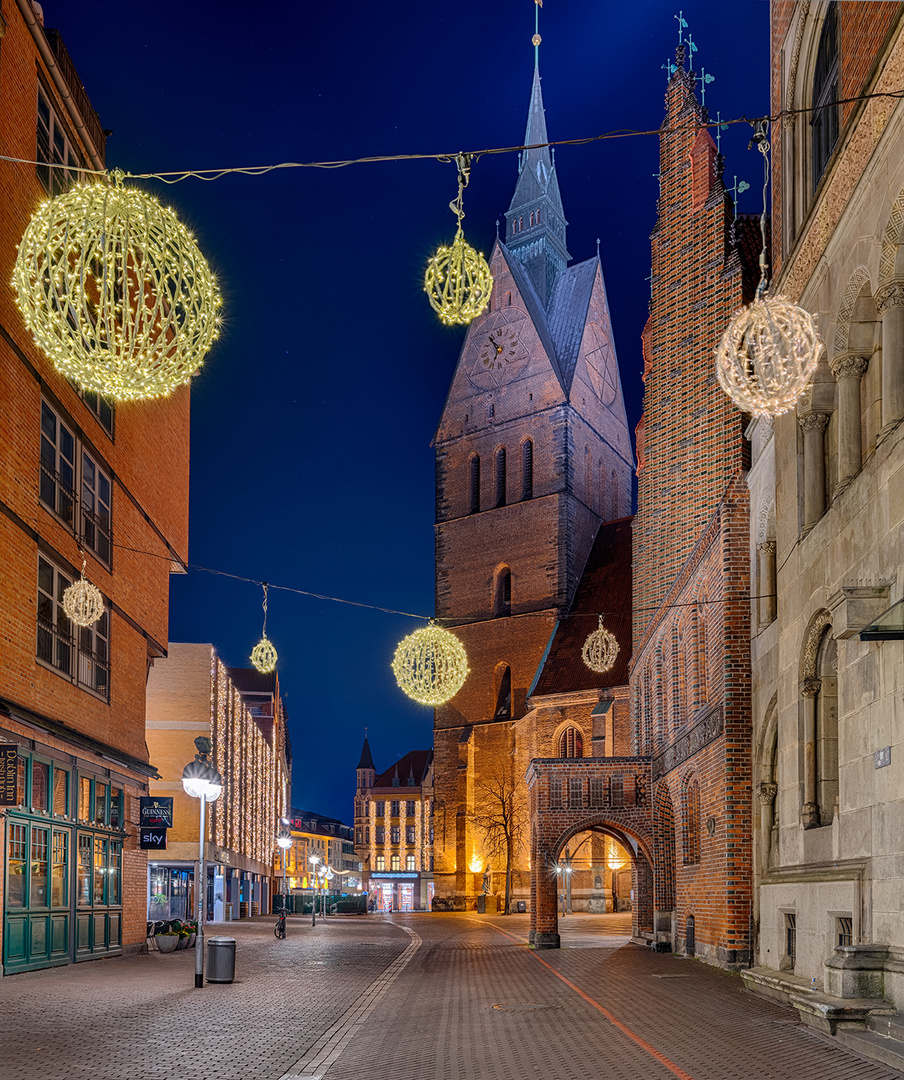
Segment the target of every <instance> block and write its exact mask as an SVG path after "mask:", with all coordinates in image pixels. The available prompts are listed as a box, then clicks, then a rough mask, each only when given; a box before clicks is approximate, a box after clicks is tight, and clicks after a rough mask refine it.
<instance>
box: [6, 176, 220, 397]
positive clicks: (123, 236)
mask: <svg viewBox="0 0 904 1080" xmlns="http://www.w3.org/2000/svg"><path fill="white" fill-rule="evenodd" d="M13 287H14V288H15V290H16V294H17V301H18V305H19V309H20V311H21V312H22V317H23V319H24V320H25V323H26V325H27V326H28V329H29V330H30V331H31V333H32V335H33V337H34V339H35V342H36V343H37V345H38V347H39V348H40V349H42V350H43V352H45V353H46V354H47V356H48V358H49V359H50V360H51V362H52V363H53V365H54V367H56V369H57V370H58V371H59V372H60V373H61V374H63V375H65V376H66V377H67V378H70V379H73V380H74V381H75V382H76V383H78V385H79V386H81V387H82V388H83V389H85V390H93V391H95V392H97V393H98V394H102V395H103V396H104V397H107V398H112V399H114V400H117V401H139V400H143V399H145V398H153V397H159V396H161V395H164V394H169V393H171V392H172V391H173V390H175V389H176V387H178V386H180V385H182V384H183V383H187V382H188V381H189V380H190V378H191V377H192V375H194V374H195V373H196V372H197V370H198V368H199V367H200V366H201V362H202V361H203V359H204V357H205V355H206V354H207V352H208V350H209V349H210V347H211V345H212V344H213V341H214V339H215V338H216V337H217V334H218V332H219V321H220V320H219V309H220V302H221V301H220V294H219V291H218V290H217V286H216V281H215V280H214V276H213V274H212V272H211V270H210V267H209V266H208V264H207V261H206V259H205V258H204V256H203V255H202V254H201V251H200V249H199V248H198V245H197V244H196V243H195V241H194V240H193V239H192V236H191V233H189V231H188V230H187V229H186V228H185V226H184V225H183V224H182V223H181V222H180V221H179V219H178V218H177V217H176V215H175V214H173V213H172V211H170V210H167V209H165V208H164V207H162V206H161V205H160V203H158V202H157V200H156V199H155V198H153V197H152V196H150V195H147V194H145V193H144V192H143V191H140V190H138V189H137V188H130V187H122V186H120V185H119V184H118V183H117V184H109V183H90V184H79V185H77V186H75V187H73V188H71V189H70V190H69V191H67V192H66V193H65V194H63V195H59V196H57V197H56V198H55V199H50V200H49V201H48V202H45V203H43V204H42V205H41V206H40V207H39V208H38V209H37V210H36V211H35V214H34V216H33V217H32V219H31V221H30V222H29V224H28V228H27V229H26V230H25V235H24V236H23V237H22V241H21V243H20V244H19V252H18V255H17V257H16V265H15V269H14V271H13Z"/></svg>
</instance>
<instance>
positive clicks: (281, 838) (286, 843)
mask: <svg viewBox="0 0 904 1080" xmlns="http://www.w3.org/2000/svg"><path fill="white" fill-rule="evenodd" d="M276 842H277V844H278V845H279V846H280V847H281V848H283V849H285V848H290V847H291V846H292V834H291V833H289V832H286V831H285V830H283V831H282V832H280V833H279V834H278V835H277V837H276Z"/></svg>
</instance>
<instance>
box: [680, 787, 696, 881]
mask: <svg viewBox="0 0 904 1080" xmlns="http://www.w3.org/2000/svg"><path fill="white" fill-rule="evenodd" d="M683 795H684V799H683V802H684V806H683V807H682V810H683V816H684V821H683V826H684V827H683V829H682V832H683V834H684V835H683V840H684V861H685V862H686V863H698V862H699V861H700V783H699V781H698V780H697V777H696V776H692V777H690V778H689V779H687V780H685V782H684V792H683Z"/></svg>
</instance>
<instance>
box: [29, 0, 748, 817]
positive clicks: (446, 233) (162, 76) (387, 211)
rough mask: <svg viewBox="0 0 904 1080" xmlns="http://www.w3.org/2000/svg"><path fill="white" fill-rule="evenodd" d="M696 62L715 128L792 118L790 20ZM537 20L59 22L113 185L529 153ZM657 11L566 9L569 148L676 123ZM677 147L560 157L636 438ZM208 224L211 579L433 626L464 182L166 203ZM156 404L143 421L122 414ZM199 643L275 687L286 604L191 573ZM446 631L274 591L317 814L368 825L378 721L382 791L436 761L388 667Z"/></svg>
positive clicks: (494, 5) (119, 15)
mask: <svg viewBox="0 0 904 1080" xmlns="http://www.w3.org/2000/svg"><path fill="white" fill-rule="evenodd" d="M682 10H683V13H684V17H685V19H686V20H687V22H688V24H689V25H688V29H687V31H685V33H688V32H689V33H690V34H691V35H692V37H693V39H694V42H695V44H696V45H697V46H698V49H699V51H698V52H697V54H696V57H695V63H694V67H695V70H697V71H699V70H700V69H701V68H703V69H705V71H706V73H707V74H708V75H713V76H715V81H713V82H711V83H709V84H707V86H706V105H707V106H708V107H709V109H710V113H711V115H712V116H713V117H715V113H716V111H717V110H720V111H721V115H722V118H723V119H724V118H736V117H741V116H748V117H751V118H753V117H756V116H761V115H764V114H765V113H766V112H768V110H769V98H768V4H767V3H766V2H764V0H736V2H735V3H730V4H727V3H724V2H722V3H688V2H685V5H684V7H683V9H682ZM534 11H535V8H534V4H533V3H532V2H531V0H494V2H487V0H458V2H457V3H448V4H437V3H423V2H422V0H419V2H414V0H399V2H397V3H394V4H373V3H363V2H361V0H351V2H348V3H324V4H317V5H315V4H311V3H305V4H300V3H298V2H297V0H296V2H292V3H287V2H280V0H271V2H270V3H266V4H260V5H252V4H248V3H247V2H242V3H236V2H233V0H183V2H179V3H177V2H175V0H155V2H154V3H150V2H147V0H129V2H128V3H123V0H90V2H84V3H80V4H71V3H69V4H63V3H60V2H58V0H45V2H44V14H45V23H46V25H47V26H48V27H56V28H58V29H59V30H60V32H61V34H62V36H63V40H64V41H65V43H66V45H67V47H68V49H69V51H70V53H71V54H72V57H73V60H74V62H75V64H76V67H77V69H78V72H79V75H80V77H81V79H82V81H83V82H84V85H85V87H86V89H87V91H88V94H89V96H90V97H91V100H92V102H93V104H94V106H95V107H96V109H97V112H98V114H99V116H100V120H101V124H102V126H103V127H105V128H110V129H112V131H113V135H112V137H111V138H110V139H109V140H108V143H107V163H108V166H110V167H111V168H112V167H120V168H123V169H125V170H129V171H132V172H135V173H138V172H163V171H167V170H174V169H176V170H182V169H206V168H219V167H245V166H255V165H267V164H275V163H278V162H285V161H296V162H310V161H332V160H341V159H346V158H358V157H365V156H371V155H385V154H407V153H429V154H444V153H453V154H454V153H455V152H457V151H460V150H479V149H484V148H487V147H499V146H512V145H517V144H519V143H520V142H521V141H522V139H523V137H524V127H525V121H526V117H527V107H528V100H529V95H530V84H531V77H532V70H533V63H534V50H533V47H532V46H531V43H530V39H531V36H532V34H533V31H534ZM676 13H677V7H674V6H672V5H671V4H666V3H663V2H660V0H656V2H650V0H646V2H643V3H634V4H626V3H624V2H623V0H619V2H609V0H567V2H565V0H546V4H545V6H544V7H543V9H542V10H541V11H540V33H541V35H542V37H543V44H542V45H541V48H540V70H541V73H542V76H543V95H544V102H545V106H546V117H547V125H548V129H549V136H550V139H552V140H556V139H574V138H581V137H585V136H592V135H599V134H602V133H604V132H609V131H614V130H617V129H625V128H628V129H640V130H649V129H655V128H656V127H658V125H659V124H660V123H661V121H662V117H663V96H664V91H665V84H666V73H665V71H664V70H663V69H662V66H663V65H664V64H665V63H666V62H667V61H668V60H670V59H674V50H675V46H676V44H677V41H678V37H677V34H678V23H677V22H676V19H675V18H674V16H675V15H676ZM750 134H751V129H750V128H749V127H748V126H746V125H738V126H736V127H732V128H730V129H729V130H728V131H727V132H725V133H724V134H723V136H722V150H723V152H724V153H725V154H726V159H727V163H726V170H725V175H726V180H727V183H728V185H729V186H731V184H732V182H733V178H734V176H735V175H737V177H738V179H739V180H745V181H747V182H748V183H750V184H751V188H750V190H749V191H747V192H746V193H745V194H744V195H742V196H741V197H740V209H741V211H742V212H747V213H753V212H759V209H760V206H761V202H760V200H761V186H760V185H761V177H762V171H761V168H762V167H761V164H760V158H759V154H757V153H756V152H755V151H753V150H751V151H749V152H748V150H747V143H748V141H749V138H750ZM657 161H658V140H657V138H656V137H655V136H649V135H644V136H637V137H634V138H624V139H618V140H610V141H605V142H597V143H594V144H591V145H589V146H578V147H562V148H560V149H559V150H557V151H556V163H557V167H558V173H559V181H560V186H561V191H562V200H563V203H564V207H565V213H566V216H567V218H568V220H569V222H570V226H569V230H568V247H569V250H570V252H571V255H572V258H573V259H574V260H575V261H580V260H582V259H586V258H589V257H590V256H592V255H593V253H594V251H595V250H596V240H597V237H599V240H600V253H601V257H602V261H603V270H604V274H605V278H606V286H607V290H608V296H609V304H610V308H611V312H612V321H613V325H614V330H615V337H616V344H617V348H618V355H619V362H620V365H621V374H622V381H623V384H624V387H625V393H626V396H627V403H628V420H629V423H630V425H631V427H632V429H633V427H634V425H635V424H636V423H637V420H638V418H639V416H640V406H641V383H640V372H641V368H642V360H641V351H640V334H641V330H642V329H643V325H644V322H645V320H646V315H647V300H648V297H649V286H648V284H647V282H646V280H645V279H646V277H647V275H648V274H649V273H650V270H649V234H650V231H651V229H652V227H653V224H654V220H655V205H656V197H657V191H658V189H657V181H656V179H655V176H654V174H655V173H656V172H657V167H658V166H657ZM516 174H517V159H516V155H515V154H504V155H496V156H484V157H482V158H481V159H480V160H479V161H477V162H476V164H475V165H474V167H473V171H472V176H471V183H470V186H469V187H468V189H467V191H466V193H465V211H466V218H465V222H464V228H465V234H466V236H467V238H468V239H469V240H470V242H471V243H473V244H474V245H475V246H477V247H479V248H481V249H482V250H483V251H484V252H485V253H486V254H489V250H490V247H491V245H492V241H493V237H494V235H495V222H496V219H497V218H498V219H500V221H503V222H504V219H503V214H504V211H505V210H506V209H507V208H508V205H509V202H510V200H511V197H512V193H513V191H514V187H515V180H516ZM147 187H148V189H149V190H152V191H153V192H154V193H155V194H158V195H159V196H161V197H162V198H163V200H164V202H165V203H166V204H168V205H171V206H172V207H173V208H174V209H175V210H176V211H177V212H178V213H179V215H180V216H181V217H182V218H183V220H185V221H186V222H188V223H189V224H190V226H191V228H192V229H193V230H194V231H195V235H196V237H197V239H198V241H199V244H200V245H201V247H202V250H203V251H204V252H205V254H206V255H207V257H208V259H209V260H210V262H211V264H212V265H213V267H214V269H215V271H216V273H217V275H218V280H219V283H220V287H221V289H222V292H223V295H224V313H225V332H224V333H223V335H222V336H221V338H220V341H219V342H218V343H217V344H216V346H215V347H214V349H213V350H212V352H211V353H210V355H209V357H208V359H207V362H206V364H205V366H204V367H203V369H202V371H201V374H200V375H199V376H198V377H197V378H196V379H195V380H194V381H193V384H192V460H191V523H190V540H189V561H190V563H191V564H192V566H193V567H196V566H197V567H208V568H211V569H214V570H218V571H224V572H226V573H229V574H235V575H239V576H241V577H247V578H251V579H254V580H255V581H261V580H266V581H269V582H270V583H271V586H277V585H283V586H289V587H291V588H295V589H302V590H307V591H310V592H316V593H323V594H326V595H329V596H333V597H340V598H343V599H347V600H351V601H356V602H358V603H362V604H372V605H377V606H379V607H384V608H392V609H396V610H400V611H404V612H412V613H415V614H418V615H424V616H427V615H430V614H432V612H433V520H434V473H433V451H432V450H431V446H430V442H431V439H432V437H433V434H434V432H435V430H436V427H437V424H438V422H439V418H440V414H441V411H442V407H443V402H444V399H445V394H446V390H447V388H448V385H449V382H450V380H451V377H452V373H453V369H454V365H455V361H456V358H457V354H458V350H459V348H460V345H461V341H462V338H463V335H464V330H463V329H461V328H459V329H449V328H445V327H443V326H442V325H441V324H440V323H439V321H438V320H437V319H436V317H435V316H434V314H433V312H432V310H431V309H430V307H429V305H428V303H427V299H426V297H425V295H424V293H423V291H422V281H423V270H424V266H425V263H426V260H427V259H428V258H429V256H430V255H431V254H432V252H433V251H434V249H435V248H436V247H437V246H438V245H439V244H440V243H441V242H443V241H448V240H449V239H451V237H452V235H453V233H454V218H453V216H452V214H451V212H450V211H449V209H448V203H449V201H450V200H451V199H452V198H453V197H454V196H455V194H456V172H455V168H454V166H453V165H451V164H443V163H439V162H437V161H435V160H427V161H416V162H392V163H377V164H361V165H351V166H348V167H347V168H342V169H334V170H321V169H293V170H283V171H278V172H274V173H270V174H268V175H265V176H259V177H253V176H241V175H240V176H227V177H225V178H223V179H220V180H217V181H216V182H212V183H205V182H202V181H200V180H197V179H188V180H185V181H183V182H182V183H179V184H177V185H175V186H172V187H167V186H166V185H164V184H162V183H160V182H157V181H149V182H147ZM121 408H128V406H121ZM171 580H172V589H171V609H170V639H171V640H172V641H211V642H213V643H214V644H215V645H216V647H217V649H218V651H219V653H220V655H221V656H222V657H223V659H224V660H225V662H226V663H228V664H230V665H233V666H247V665H248V664H249V660H248V657H249V655H250V652H251V649H252V647H253V646H254V644H255V643H256V642H257V641H258V639H259V638H260V632H261V616H262V612H261V590H260V589H259V588H258V587H257V586H255V585H253V584H247V583H243V582H241V581H236V580H233V579H231V578H228V577H223V576H217V575H213V574H210V573H205V572H203V571H201V570H196V569H192V570H190V571H189V573H188V574H187V575H185V576H183V577H179V576H176V577H173V578H172V579H171ZM420 625H422V623H421V622H420V621H416V620H413V619H411V618H406V617H403V616H399V615H390V614H386V613H384V612H381V611H371V610H368V609H367V608H362V607H353V606H348V605H346V604H338V603H331V602H325V601H321V600H315V599H312V598H310V597H305V596H299V595H296V594H294V593H291V592H283V591H280V590H278V589H276V588H274V587H271V591H270V615H269V620H268V636H269V637H270V638H271V640H272V641H273V642H274V644H275V645H276V647H277V649H278V650H279V657H280V658H279V672H280V681H281V686H282V688H283V692H284V694H285V700H286V705H287V707H288V710H289V716H290V731H291V736H292V743H293V754H294V785H293V788H294V790H293V805H294V806H296V807H303V808H307V809H312V810H316V811H319V812H321V813H325V814H329V815H331V816H335V817H339V818H341V819H343V820H345V821H351V819H352V805H351V800H352V795H353V791H354V782H355V773H354V768H355V765H356V764H357V760H358V753H359V751H360V748H361V742H362V738H363V735H364V729H365V727H366V728H367V729H368V732H369V735H370V743H371V747H372V749H373V755H374V760H375V763H376V766H377V768H378V770H380V769H384V768H386V767H388V766H389V765H390V764H392V762H393V761H395V760H396V758H398V757H401V756H402V755H403V754H405V753H406V752H407V751H409V750H412V749H419V748H424V747H429V746H430V745H431V743H432V711H431V710H430V709H427V708H424V707H421V706H418V705H416V704H415V703H413V702H411V701H409V700H408V699H407V698H406V697H404V696H403V695H402V693H401V691H399V690H398V688H397V686H396V684H395V680H394V678H393V676H392V672H391V670H390V668H389V662H390V660H391V658H392V654H393V651H394V649H395V646H396V644H397V642H398V641H399V640H400V639H401V638H402V637H403V636H404V635H405V634H407V633H409V632H410V631H411V630H413V629H415V628H416V627H418V626H420Z"/></svg>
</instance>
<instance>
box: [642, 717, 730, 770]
mask: <svg viewBox="0 0 904 1080" xmlns="http://www.w3.org/2000/svg"><path fill="white" fill-rule="evenodd" d="M722 727H723V721H722V706H721V705H713V706H712V708H711V709H710V710H709V711H708V712H707V713H706V715H705V716H704V717H703V718H702V719H700V720H698V721H697V723H696V724H694V726H693V727H692V728H691V729H690V731H687V732H685V733H684V735H682V736H681V738H680V739H676V740H675V742H673V743H672V745H671V746H667V747H666V748H665V750H663V751H662V753H661V754H657V755H656V757H654V758H653V779H654V780H658V779H659V777H660V776H665V774H666V773H669V772H671V771H672V769H674V768H676V767H677V766H678V765H680V764H681V763H682V762H683V761H687V759H688V758H690V757H692V756H693V755H694V754H696V753H697V751H698V750H702V749H703V747H704V746H708V745H709V743H711V742H713V741H714V740H715V739H717V738H718V737H719V736H720V735H721V734H722Z"/></svg>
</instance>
